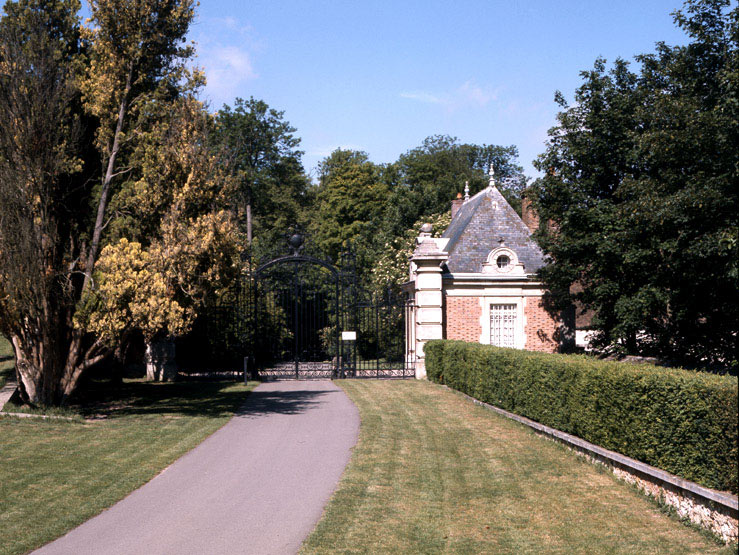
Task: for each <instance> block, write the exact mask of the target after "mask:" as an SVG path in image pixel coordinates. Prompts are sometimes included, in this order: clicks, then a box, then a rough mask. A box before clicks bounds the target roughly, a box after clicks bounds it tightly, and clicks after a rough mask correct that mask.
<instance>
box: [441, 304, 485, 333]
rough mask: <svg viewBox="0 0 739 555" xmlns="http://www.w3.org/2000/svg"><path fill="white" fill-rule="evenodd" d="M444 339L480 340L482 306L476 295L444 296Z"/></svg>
mask: <svg viewBox="0 0 739 555" xmlns="http://www.w3.org/2000/svg"><path fill="white" fill-rule="evenodd" d="M445 300H446V303H445V304H446V307H445V308H446V310H445V314H444V316H445V323H446V335H445V338H446V339H461V340H462V341H469V342H471V343H479V342H480V334H481V333H482V328H481V327H480V316H481V315H482V307H481V306H480V299H479V298H478V297H446V299H445Z"/></svg>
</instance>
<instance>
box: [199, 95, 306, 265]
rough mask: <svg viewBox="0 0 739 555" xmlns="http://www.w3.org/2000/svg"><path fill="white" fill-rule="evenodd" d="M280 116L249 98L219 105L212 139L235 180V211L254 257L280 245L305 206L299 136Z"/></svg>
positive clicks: (303, 173) (259, 101)
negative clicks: (252, 245) (250, 242)
mask: <svg viewBox="0 0 739 555" xmlns="http://www.w3.org/2000/svg"><path fill="white" fill-rule="evenodd" d="M284 115H285V113H284V112H282V111H277V110H274V109H272V108H270V107H269V106H268V105H267V103H266V102H264V101H262V100H256V99H254V98H250V99H249V100H244V99H242V98H237V99H236V102H235V104H234V108H233V109H232V108H231V107H230V106H228V105H224V106H223V108H222V109H221V110H219V111H218V113H217V114H216V128H215V131H214V134H213V139H214V142H215V144H216V145H217V146H218V147H220V149H221V150H222V154H223V156H224V158H225V161H226V163H228V164H229V166H230V168H231V169H232V171H233V172H234V174H235V176H236V178H237V182H238V195H237V197H236V198H235V199H234V205H235V206H234V208H235V209H236V213H237V214H238V216H239V222H240V224H241V225H242V227H243V231H244V233H245V234H246V235H247V236H248V237H251V236H252V235H253V237H254V247H255V249H256V251H257V252H256V253H255V254H256V255H257V257H259V256H261V255H263V254H265V253H270V252H271V251H272V250H273V249H274V246H275V245H274V243H275V242H277V243H280V245H281V244H282V243H284V241H283V240H282V239H283V235H284V234H285V233H286V232H287V230H288V228H289V226H292V225H295V224H296V223H300V222H299V220H300V219H301V213H302V210H303V208H304V206H305V203H306V190H307V187H308V179H307V177H306V175H305V172H304V171H303V164H302V162H301V157H302V155H303V152H302V151H300V150H298V148H299V146H300V138H298V137H297V136H295V131H296V129H295V128H294V127H292V126H291V125H290V123H289V122H287V121H285V119H284Z"/></svg>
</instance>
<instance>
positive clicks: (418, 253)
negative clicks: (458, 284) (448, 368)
mask: <svg viewBox="0 0 739 555" xmlns="http://www.w3.org/2000/svg"><path fill="white" fill-rule="evenodd" d="M447 241H448V239H434V238H432V237H431V226H430V225H429V224H425V225H424V226H423V227H422V228H421V234H420V236H419V237H418V239H416V242H417V246H416V250H415V251H414V253H413V257H412V258H411V281H412V282H413V293H414V300H415V309H414V318H413V326H412V327H413V335H414V337H413V340H414V341H415V353H416V378H417V379H424V378H426V356H425V354H424V352H423V347H424V345H425V344H426V342H428V341H430V340H432V339H443V338H444V330H443V312H442V279H441V273H442V269H441V265H442V264H443V263H444V262H446V260H447V259H448V258H449V255H448V254H447V253H445V252H444V251H443V247H444V245H445V243H446V242H447Z"/></svg>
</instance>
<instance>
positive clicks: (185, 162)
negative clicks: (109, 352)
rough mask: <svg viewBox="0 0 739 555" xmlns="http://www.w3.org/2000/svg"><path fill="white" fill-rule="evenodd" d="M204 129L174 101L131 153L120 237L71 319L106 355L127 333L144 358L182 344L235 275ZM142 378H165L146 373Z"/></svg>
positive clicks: (224, 194)
mask: <svg viewBox="0 0 739 555" xmlns="http://www.w3.org/2000/svg"><path fill="white" fill-rule="evenodd" d="M212 120H213V118H212V116H210V115H209V114H208V113H207V112H206V111H205V109H204V108H203V106H202V104H201V103H200V102H198V101H197V100H195V99H194V98H192V97H189V96H183V97H181V98H180V99H178V100H177V101H176V102H175V103H174V104H173V105H172V111H171V114H170V115H169V117H167V118H164V119H163V120H161V121H159V122H158V123H157V124H156V125H154V126H153V127H152V128H151V129H150V130H149V131H148V132H147V133H145V137H144V139H143V140H142V141H141V142H140V144H139V149H140V150H141V151H142V152H141V154H140V156H139V157H138V164H137V166H138V168H137V169H138V171H137V173H138V175H139V179H138V180H136V181H135V182H133V183H131V184H129V187H128V190H127V194H126V195H125V196H124V198H125V202H122V201H121V202H119V203H118V209H119V210H120V211H121V212H122V213H124V214H125V215H126V217H125V218H120V219H122V220H123V225H121V226H119V227H116V226H112V228H113V229H116V230H117V231H119V232H120V231H123V232H124V233H123V236H121V237H120V238H118V239H117V240H113V241H111V242H110V243H109V244H108V245H107V246H106V247H104V249H103V250H102V252H101V255H100V259H99V262H98V264H97V266H96V270H95V273H94V276H95V280H94V281H95V284H96V286H95V288H93V289H91V291H90V293H89V295H87V296H86V297H85V298H84V299H83V301H84V302H85V305H84V309H83V310H80V311H78V312H77V314H76V318H75V321H76V324H77V325H78V327H80V328H82V329H85V330H88V331H91V332H93V333H94V334H95V336H96V337H97V338H98V340H99V341H101V342H103V343H104V344H106V345H108V346H109V347H111V348H116V347H125V346H126V345H127V344H128V340H129V337H130V335H131V334H132V333H133V332H134V330H136V331H138V332H140V333H141V334H142V335H143V337H144V341H145V343H146V346H147V352H152V351H153V350H154V348H155V347H156V343H157V342H158V341H159V340H162V339H165V338H169V337H174V336H178V335H183V334H184V333H186V332H187V331H189V329H190V327H191V326H192V323H193V320H194V318H195V316H196V314H197V310H198V309H199V308H200V306H201V305H202V304H203V303H204V302H205V301H206V299H207V298H208V297H209V296H213V295H216V296H217V295H218V294H219V292H220V291H222V290H224V289H225V288H226V287H227V286H228V285H230V283H231V282H232V281H233V280H234V279H236V278H237V276H238V274H239V265H240V263H239V245H240V236H239V233H238V230H237V226H236V222H235V219H234V218H233V215H232V213H231V211H230V210H229V205H230V201H231V197H232V196H233V192H234V190H235V187H234V183H233V180H232V178H231V175H230V171H229V168H228V166H227V165H226V164H224V163H223V160H222V159H221V157H220V156H219V152H218V150H217V149H214V148H213V147H212V145H211V144H210V143H209V140H208V139H209V136H210V133H211V131H212V124H213V121H212ZM115 220H116V219H114V222H115ZM130 220H134V221H136V222H138V225H136V226H131V225H126V224H128V222H129V221H130ZM125 232H127V233H125ZM115 235H116V234H113V237H115ZM162 362H164V361H162ZM151 377H153V378H156V379H161V378H168V377H169V376H167V375H165V373H163V372H162V371H161V369H158V368H155V369H154V371H153V372H152V376H151Z"/></svg>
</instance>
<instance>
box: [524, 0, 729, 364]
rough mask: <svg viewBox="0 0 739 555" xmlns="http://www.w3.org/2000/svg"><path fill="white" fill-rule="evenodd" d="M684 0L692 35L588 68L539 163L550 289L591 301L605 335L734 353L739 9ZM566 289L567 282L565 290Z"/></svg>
mask: <svg viewBox="0 0 739 555" xmlns="http://www.w3.org/2000/svg"><path fill="white" fill-rule="evenodd" d="M729 7H730V3H729V2H728V0H727V1H724V0H690V1H688V2H687V3H686V4H685V6H684V8H683V10H682V11H678V12H676V14H675V21H676V23H677V24H678V25H679V26H680V27H681V28H682V29H684V30H685V31H686V32H687V34H688V36H689V37H690V39H691V42H690V43H689V44H687V45H686V46H678V47H671V46H667V45H665V44H664V43H658V44H657V48H656V52H655V53H653V54H647V55H642V56H639V57H637V61H638V62H639V63H640V68H639V71H638V72H632V71H631V70H630V69H629V66H628V64H627V63H626V62H624V61H623V60H617V61H616V62H615V64H614V65H613V67H612V68H611V69H610V70H607V69H606V64H605V61H604V60H597V61H596V64H595V67H594V68H593V70H591V71H587V72H583V73H582V76H583V84H582V85H581V86H580V88H578V89H577V92H576V94H575V104H573V105H572V106H570V105H568V103H567V102H566V101H565V100H564V98H563V96H562V95H561V94H559V93H558V94H557V96H556V100H557V102H558V103H559V105H560V106H561V108H562V112H560V114H559V115H558V125H557V126H556V127H555V128H553V129H552V130H550V132H549V134H550V140H549V143H548V147H547V151H546V152H545V153H544V154H542V155H541V156H540V157H539V158H538V160H537V162H536V166H537V168H538V169H539V170H540V171H542V172H544V173H545V176H544V177H543V178H541V179H539V180H537V182H536V183H535V184H534V187H533V188H532V193H531V194H532V197H533V200H534V202H535V205H536V207H537V209H538V211H539V213H540V216H541V222H542V225H541V228H540V230H539V238H540V241H541V244H542V246H543V248H544V250H545V251H546V252H547V253H548V254H549V255H551V257H552V260H553V261H554V262H553V263H552V264H550V265H549V266H547V267H546V268H545V269H544V270H543V271H542V276H543V278H544V279H545V281H546V282H547V283H548V284H549V286H550V288H551V289H552V290H553V291H555V292H557V291H560V292H562V291H567V290H568V289H569V286H570V285H571V284H573V283H575V282H580V284H581V285H582V292H581V293H578V294H577V295H576V299H575V300H576V301H578V302H579V303H580V304H581V306H582V307H583V308H589V309H593V310H594V311H595V314H596V318H595V320H594V322H593V323H594V326H595V327H596V328H597V331H598V335H597V338H596V339H597V345H600V346H601V347H610V348H616V349H618V350H623V351H625V352H628V353H635V354H636V353H638V354H649V355H658V356H661V357H665V358H668V359H672V360H675V361H678V362H681V363H686V364H693V365H710V364H720V365H724V366H725V365H727V364H728V365H731V364H736V360H737V359H736V356H737V355H736V353H737V352H738V350H737V340H738V339H739V325H738V322H739V308H738V307H737V304H736V303H734V302H733V301H730V300H729V299H733V298H734V297H735V296H736V292H737V279H738V278H739V272H738V271H737V259H738V257H737V254H738V253H737V240H738V239H739V231H738V227H737V214H738V213H739V203H738V190H737V183H738V182H739V179H738V178H739V175H738V172H739V169H738V168H739V149H737V145H739V125H738V123H739V117H738V115H739V112H738V111H739V96H738V94H737V92H738V83H739V51H738V49H737V41H738V40H739V9H737V8H734V9H732V10H729ZM558 300H559V301H561V302H566V301H567V300H568V299H567V295H564V294H560V295H559V299H558Z"/></svg>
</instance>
